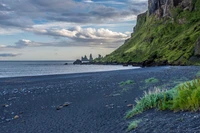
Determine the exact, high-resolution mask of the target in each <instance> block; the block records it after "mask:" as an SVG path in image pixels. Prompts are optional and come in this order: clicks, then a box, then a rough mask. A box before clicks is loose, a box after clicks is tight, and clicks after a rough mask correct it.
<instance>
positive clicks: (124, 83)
mask: <svg viewBox="0 0 200 133" xmlns="http://www.w3.org/2000/svg"><path fill="white" fill-rule="evenodd" d="M119 84H120V85H121V86H124V85H130V84H135V82H134V80H127V81H122V82H120V83H119Z"/></svg>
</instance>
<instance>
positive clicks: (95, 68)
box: [0, 61, 139, 78]
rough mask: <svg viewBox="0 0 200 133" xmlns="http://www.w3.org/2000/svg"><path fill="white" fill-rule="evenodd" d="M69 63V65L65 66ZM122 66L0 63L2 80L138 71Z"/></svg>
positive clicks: (49, 62)
mask: <svg viewBox="0 0 200 133" xmlns="http://www.w3.org/2000/svg"><path fill="white" fill-rule="evenodd" d="M65 63H68V65H64V64H65ZM136 68H139V67H132V66H128V67H123V66H122V65H73V61H0V78H4V77H23V76H39V75H56V74H71V73H84V72H100V71H113V70H125V69H136Z"/></svg>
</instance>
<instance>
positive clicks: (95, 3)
mask: <svg viewBox="0 0 200 133" xmlns="http://www.w3.org/2000/svg"><path fill="white" fill-rule="evenodd" d="M146 10H147V0H0V60H74V59H79V58H80V57H81V56H84V55H87V56H89V54H90V53H91V54H92V55H93V57H97V55H98V54H101V55H103V56H105V55H107V54H109V53H111V52H112V51H114V50H115V49H117V48H118V47H119V46H121V45H122V44H123V43H124V41H125V40H126V39H128V38H129V37H130V35H131V33H132V32H133V27H134V26H135V24H136V18H137V15H138V14H140V13H143V12H145V11H146Z"/></svg>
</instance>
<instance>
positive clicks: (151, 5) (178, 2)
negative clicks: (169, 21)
mask: <svg viewBox="0 0 200 133" xmlns="http://www.w3.org/2000/svg"><path fill="white" fill-rule="evenodd" d="M191 4H192V0H149V1H148V11H149V15H151V14H155V15H156V16H157V17H165V16H171V13H170V9H171V8H175V7H177V6H180V7H181V8H183V9H184V10H185V9H191Z"/></svg>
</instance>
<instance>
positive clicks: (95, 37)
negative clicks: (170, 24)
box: [2, 26, 130, 49]
mask: <svg viewBox="0 0 200 133" xmlns="http://www.w3.org/2000/svg"><path fill="white" fill-rule="evenodd" d="M40 28H41V27H40ZM27 30H28V29H27ZM29 30H31V32H34V33H36V34H43V35H48V36H54V37H55V36H57V37H59V38H66V37H67V38H68V41H66V40H65V41H57V42H36V41H31V40H28V39H22V40H19V41H18V42H16V43H15V45H10V46H6V47H5V46H3V45H2V47H4V48H17V49H21V48H25V47H46V46H51V47H70V46H85V47H104V48H117V47H118V46H119V45H120V44H122V43H123V42H124V40H126V39H127V38H129V37H130V32H126V33H121V32H114V31H111V30H109V29H105V28H99V29H95V28H82V27H80V26H76V27H72V28H69V29H35V28H34V29H29ZM58 40H60V39H58Z"/></svg>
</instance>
